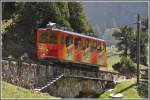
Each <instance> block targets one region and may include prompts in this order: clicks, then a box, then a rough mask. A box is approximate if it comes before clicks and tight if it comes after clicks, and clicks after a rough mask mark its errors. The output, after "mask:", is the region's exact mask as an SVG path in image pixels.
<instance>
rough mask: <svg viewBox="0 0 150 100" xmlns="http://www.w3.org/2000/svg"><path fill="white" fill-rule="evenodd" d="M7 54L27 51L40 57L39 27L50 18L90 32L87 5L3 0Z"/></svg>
mask: <svg viewBox="0 0 150 100" xmlns="http://www.w3.org/2000/svg"><path fill="white" fill-rule="evenodd" d="M2 6H3V9H2V12H3V16H2V20H3V26H2V28H3V29H2V30H3V35H2V36H3V39H2V42H3V45H2V49H3V57H7V56H9V55H12V56H13V57H14V58H20V56H22V55H23V54H24V53H26V54H28V56H29V58H31V59H34V60H35V59H36V31H37V29H38V28H45V27H46V25H47V24H48V22H49V21H50V22H54V23H57V24H59V25H61V26H64V27H68V28H71V29H73V30H74V31H75V32H79V33H81V32H82V33H86V35H88V33H90V32H92V28H91V26H90V24H89V22H88V20H87V19H86V17H85V14H84V10H83V6H82V4H81V3H77V2H3V3H2Z"/></svg>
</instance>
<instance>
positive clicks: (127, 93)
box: [99, 80, 141, 99]
mask: <svg viewBox="0 0 150 100" xmlns="http://www.w3.org/2000/svg"><path fill="white" fill-rule="evenodd" d="M133 84H134V81H133V80H127V81H123V82H121V83H120V84H118V85H116V87H115V88H114V90H113V91H111V92H110V91H106V92H104V93H103V94H101V95H100V96H99V98H111V97H110V94H111V93H122V94H123V96H124V97H123V98H126V99H128V98H130V99H131V98H137V99H139V98H141V97H140V96H139V94H138V91H137V89H136V86H135V85H134V86H132V85H133Z"/></svg>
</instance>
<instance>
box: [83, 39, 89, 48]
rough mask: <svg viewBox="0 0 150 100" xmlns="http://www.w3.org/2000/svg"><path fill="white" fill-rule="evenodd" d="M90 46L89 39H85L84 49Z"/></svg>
mask: <svg viewBox="0 0 150 100" xmlns="http://www.w3.org/2000/svg"><path fill="white" fill-rule="evenodd" d="M88 47H89V41H88V39H86V40H84V41H83V49H84V50H85V49H86V48H88Z"/></svg>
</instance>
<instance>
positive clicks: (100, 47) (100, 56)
mask: <svg viewBox="0 0 150 100" xmlns="http://www.w3.org/2000/svg"><path fill="white" fill-rule="evenodd" d="M97 50H98V64H99V65H103V57H102V56H103V45H102V43H101V42H99V44H98V46H97Z"/></svg>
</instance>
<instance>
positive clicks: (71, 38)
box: [66, 36, 73, 47]
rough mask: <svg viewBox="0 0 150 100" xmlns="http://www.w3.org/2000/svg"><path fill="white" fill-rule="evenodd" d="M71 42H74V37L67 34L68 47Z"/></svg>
mask: <svg viewBox="0 0 150 100" xmlns="http://www.w3.org/2000/svg"><path fill="white" fill-rule="evenodd" d="M71 44H73V37H72V36H67V38H66V46H67V47H68V46H69V45H71Z"/></svg>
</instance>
